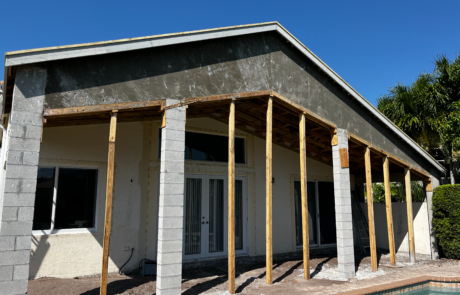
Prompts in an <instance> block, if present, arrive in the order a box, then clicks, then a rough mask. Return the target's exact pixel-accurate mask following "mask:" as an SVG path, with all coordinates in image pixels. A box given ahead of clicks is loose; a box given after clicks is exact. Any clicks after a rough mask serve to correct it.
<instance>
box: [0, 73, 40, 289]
mask: <svg viewBox="0 0 460 295" xmlns="http://www.w3.org/2000/svg"><path fill="white" fill-rule="evenodd" d="M45 83H46V70H43V69H40V68H39V67H33V66H22V67H19V68H18V70H17V76H16V83H15V85H14V92H13V105H12V111H11V115H10V119H9V120H10V121H9V124H8V131H7V142H8V145H7V147H6V148H7V157H6V171H4V172H5V178H4V179H2V180H1V181H4V186H3V187H4V191H2V192H0V193H1V198H0V203H1V204H0V209H1V213H0V216H1V217H0V219H1V224H0V292H1V294H8V295H9V294H25V293H26V292H27V282H28V281H27V279H28V277H29V257H30V245H31V235H32V220H33V216H34V202H35V189H36V183H37V170H38V156H39V152H40V136H41V128H42V112H43V100H44V93H45ZM3 167H4V163H0V169H3Z"/></svg>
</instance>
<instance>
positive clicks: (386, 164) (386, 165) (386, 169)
mask: <svg viewBox="0 0 460 295" xmlns="http://www.w3.org/2000/svg"><path fill="white" fill-rule="evenodd" d="M383 181H384V184H385V206H386V211H387V229H388V246H389V249H390V262H391V265H396V253H395V240H394V232H393V213H392V208H391V190H390V159H388V157H384V158H383Z"/></svg>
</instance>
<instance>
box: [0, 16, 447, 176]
mask: <svg viewBox="0 0 460 295" xmlns="http://www.w3.org/2000/svg"><path fill="white" fill-rule="evenodd" d="M271 31H276V32H278V33H279V34H280V35H281V36H282V37H284V38H285V39H286V40H287V41H289V42H290V43H291V44H292V45H293V46H294V47H296V48H297V49H298V50H299V51H300V52H302V53H303V54H304V55H305V56H307V57H308V58H309V59H310V60H311V61H312V62H313V63H314V64H315V65H316V66H318V67H319V68H320V69H321V70H322V71H323V72H325V73H326V74H327V75H328V76H330V77H331V79H333V80H334V81H335V82H336V83H337V84H338V85H340V86H341V87H342V88H343V89H344V90H345V91H347V92H348V93H349V94H350V95H351V96H352V97H353V98H354V99H356V100H357V101H358V102H360V103H361V104H362V105H363V106H364V107H365V108H366V109H367V110H368V111H369V112H370V113H371V114H372V115H374V116H375V117H376V118H378V119H379V120H380V121H381V122H382V123H383V124H385V126H387V127H388V128H389V129H390V130H392V131H393V132H394V133H395V134H396V135H397V136H399V137H400V138H401V139H402V140H403V141H405V142H406V143H407V144H408V145H409V146H410V147H412V148H413V149H414V150H416V151H417V152H418V153H419V154H420V155H421V156H422V157H424V158H425V159H426V160H427V161H428V162H429V163H431V164H432V165H433V166H434V167H436V168H437V169H438V170H439V171H441V172H444V171H445V168H444V167H443V166H442V165H441V164H440V163H438V162H437V161H436V160H435V159H434V158H433V157H432V156H431V155H430V154H428V153H427V152H426V151H425V150H424V149H423V148H422V147H420V146H419V145H418V144H417V143H416V142H415V141H414V140H412V139H411V138H410V137H409V136H408V135H407V134H405V133H404V132H403V131H402V130H401V129H399V128H398V127H397V126H396V125H395V124H393V122H391V121H390V120H389V119H388V118H387V117H385V116H384V115H383V114H382V113H380V112H379V111H378V110H377V108H375V107H374V106H373V105H372V104H371V103H370V102H369V101H367V100H366V99H365V98H364V97H363V96H362V95H361V94H359V93H358V92H357V91H356V90H355V89H354V88H353V87H351V86H350V85H349V84H348V83H347V82H345V80H344V79H342V78H341V77H340V76H339V75H338V74H337V73H336V72H334V71H333V70H332V69H331V68H330V67H329V66H327V65H326V64H325V63H324V62H323V61H322V60H321V59H320V58H318V57H317V56H316V55H315V54H314V53H313V52H312V51H311V50H310V49H308V48H307V47H306V46H305V45H303V44H302V43H301V42H300V41H299V40H298V39H297V38H295V37H294V36H293V35H292V34H291V33H289V32H288V31H287V30H286V29H285V28H284V27H283V26H281V25H280V24H279V23H278V22H268V23H260V24H253V25H242V26H233V27H224V28H216V29H209V30H199V31H191V32H183V33H175V34H164V35H156V36H148V37H139V38H129V39H121V40H114V41H104V42H95V43H85V44H77V45H68V46H56V47H48V48H38V49H30V50H21V51H14V52H7V53H5V69H4V71H5V77H6V76H7V74H6V73H7V69H8V68H9V67H12V66H18V65H25V64H32V63H38V62H46V61H54V60H62V59H69V58H76V57H84V56H94V55H102V54H109V53H115V52H124V51H131V50H138V49H145V48H153V47H160V46H166V45H174V44H182V43H188V42H196V41H204V40H211V39H219V38H226V37H233V36H241V35H247V34H255V33H262V32H271ZM5 83H6V81H5Z"/></svg>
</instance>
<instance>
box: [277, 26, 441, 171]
mask: <svg viewBox="0 0 460 295" xmlns="http://www.w3.org/2000/svg"><path fill="white" fill-rule="evenodd" d="M277 31H278V33H280V34H281V35H282V36H283V37H284V38H285V39H286V40H288V41H289V42H290V43H291V44H293V45H294V46H295V47H296V48H297V49H298V50H300V51H301V52H302V53H303V54H305V55H306V56H307V57H308V58H309V59H310V60H312V61H313V62H314V63H315V64H316V65H317V66H318V67H319V68H320V69H321V70H322V71H324V72H325V73H327V74H328V75H329V76H330V77H331V78H332V79H333V80H334V81H335V82H336V83H337V84H339V85H340V86H341V87H342V88H344V89H345V90H347V91H348V93H350V94H351V95H352V96H353V98H354V99H356V100H358V101H359V102H360V103H361V104H362V105H363V106H364V107H365V108H366V109H367V110H368V111H369V112H371V114H373V115H374V116H376V117H377V118H379V119H380V121H382V122H383V123H384V124H385V125H386V126H387V127H388V128H390V129H391V130H392V131H393V132H394V133H396V134H397V135H398V136H399V137H401V138H402V139H403V140H404V141H405V142H407V143H408V144H409V145H410V146H411V147H412V148H413V149H415V150H416V151H417V152H418V153H419V154H420V155H421V156H423V157H424V158H425V159H427V160H428V162H430V163H431V164H433V165H434V166H435V167H436V168H438V169H439V170H440V171H441V172H444V171H445V169H444V167H442V166H441V165H440V164H439V163H438V162H437V161H436V160H434V159H433V158H432V157H431V156H430V155H428V154H427V152H426V151H425V150H423V149H422V148H421V147H420V146H419V145H418V144H416V143H415V142H414V141H413V140H412V139H410V138H409V136H408V135H406V134H405V133H404V132H403V131H401V130H400V129H399V128H398V127H396V126H395V125H394V124H393V123H392V122H391V121H390V120H389V119H388V118H387V117H385V116H384V115H383V114H382V113H380V112H379V111H378V110H377V109H376V108H375V107H374V106H373V105H371V104H370V103H369V102H368V101H367V100H366V99H364V98H363V97H362V96H361V95H360V94H359V93H357V91H356V90H355V89H353V88H352V87H351V86H350V85H348V83H345V81H344V80H343V79H342V78H341V77H339V75H338V74H337V73H335V72H334V71H332V70H331V69H330V68H329V67H328V66H327V65H326V64H325V63H324V62H323V61H322V60H321V59H319V58H318V57H317V56H316V55H315V54H313V52H311V51H310V50H309V49H308V48H307V47H306V46H305V45H303V44H302V43H301V42H300V41H299V40H297V39H296V38H295V37H294V36H292V35H291V33H289V32H288V31H287V30H286V29H285V28H283V27H282V26H281V25H278V26H277Z"/></svg>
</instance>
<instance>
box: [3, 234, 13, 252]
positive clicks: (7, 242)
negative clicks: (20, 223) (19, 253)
mask: <svg viewBox="0 0 460 295" xmlns="http://www.w3.org/2000/svg"><path fill="white" fill-rule="evenodd" d="M8 250H14V237H12V236H9V237H0V251H8Z"/></svg>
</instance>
